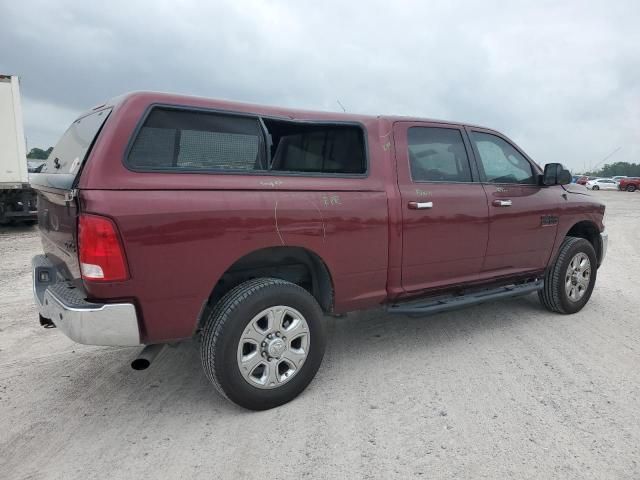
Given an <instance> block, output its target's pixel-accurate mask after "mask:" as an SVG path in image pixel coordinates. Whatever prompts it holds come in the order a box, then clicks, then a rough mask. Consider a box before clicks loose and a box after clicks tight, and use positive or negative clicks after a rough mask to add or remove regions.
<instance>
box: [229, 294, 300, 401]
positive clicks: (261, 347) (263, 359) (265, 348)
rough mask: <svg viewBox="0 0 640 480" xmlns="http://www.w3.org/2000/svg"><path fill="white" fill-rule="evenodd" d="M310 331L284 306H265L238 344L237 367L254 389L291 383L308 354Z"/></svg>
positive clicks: (250, 323)
mask: <svg viewBox="0 0 640 480" xmlns="http://www.w3.org/2000/svg"><path fill="white" fill-rule="evenodd" d="M309 340H310V332H309V325H307V321H306V320H305V318H304V317H303V316H302V314H301V313H300V312H299V311H297V310H295V309H293V308H291V307H287V306H284V305H277V306H274V307H269V308H267V309H265V310H263V311H262V312H260V313H258V314H257V315H256V316H255V317H253V318H252V319H251V321H250V322H249V323H248V324H247V326H246V327H245V329H244V331H243V332H242V337H240V342H239V344H238V368H239V369H240V373H241V374H242V376H243V377H244V379H245V380H246V381H247V382H248V383H249V384H250V385H253V386H254V387H257V388H277V387H279V386H281V385H283V384H284V383H286V382H288V381H289V380H291V379H292V378H293V377H294V376H295V374H296V373H297V372H298V371H299V370H300V369H301V368H302V365H303V364H304V362H305V360H306V358H307V355H308V354H309V345H310V342H309Z"/></svg>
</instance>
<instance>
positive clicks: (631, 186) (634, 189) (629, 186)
mask: <svg viewBox="0 0 640 480" xmlns="http://www.w3.org/2000/svg"><path fill="white" fill-rule="evenodd" d="M635 191H636V186H635V185H628V186H627V192H635Z"/></svg>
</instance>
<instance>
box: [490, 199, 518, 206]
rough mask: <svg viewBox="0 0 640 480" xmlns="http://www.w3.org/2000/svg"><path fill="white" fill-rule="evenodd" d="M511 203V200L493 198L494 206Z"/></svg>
mask: <svg viewBox="0 0 640 480" xmlns="http://www.w3.org/2000/svg"><path fill="white" fill-rule="evenodd" d="M512 204H513V202H512V201H511V200H494V201H493V206H494V207H510V206H511V205H512Z"/></svg>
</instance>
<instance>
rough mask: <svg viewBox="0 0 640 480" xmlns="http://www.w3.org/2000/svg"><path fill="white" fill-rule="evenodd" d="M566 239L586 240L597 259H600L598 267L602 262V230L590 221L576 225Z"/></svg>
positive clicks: (568, 232) (583, 221) (569, 231)
mask: <svg viewBox="0 0 640 480" xmlns="http://www.w3.org/2000/svg"><path fill="white" fill-rule="evenodd" d="M565 237H577V238H584V239H585V240H587V241H588V242H589V243H591V245H593V249H594V250H595V251H596V257H597V259H598V266H600V263H601V261H602V240H601V238H600V229H599V228H598V226H597V225H596V224H595V223H594V222H592V221H590V220H582V221H580V222H577V223H575V224H574V225H573V226H572V227H571V228H570V229H569V230H568V231H567V233H566V235H565Z"/></svg>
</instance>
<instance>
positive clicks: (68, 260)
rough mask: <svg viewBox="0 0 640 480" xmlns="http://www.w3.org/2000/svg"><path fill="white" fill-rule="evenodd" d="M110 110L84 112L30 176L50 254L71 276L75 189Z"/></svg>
mask: <svg viewBox="0 0 640 480" xmlns="http://www.w3.org/2000/svg"><path fill="white" fill-rule="evenodd" d="M110 112H111V110H110V109H103V110H100V111H96V112H93V113H91V114H89V115H85V116H83V117H81V118H79V119H78V120H76V121H75V122H73V123H72V124H71V126H70V127H69V128H68V129H67V131H66V132H65V134H64V135H63V136H62V138H60V140H59V141H58V143H57V145H56V146H55V148H54V149H53V151H52V152H51V154H50V155H49V158H48V159H47V163H46V164H45V165H44V167H43V168H42V170H41V172H40V173H34V174H32V175H31V176H30V182H31V186H32V187H33V188H34V189H35V190H36V191H37V192H38V225H39V228H40V236H41V239H42V246H43V249H44V252H45V253H46V254H47V257H49V259H50V260H51V261H52V262H53V263H54V264H55V265H56V266H57V267H58V269H59V271H60V272H61V273H62V274H63V275H64V276H65V277H66V278H68V279H73V278H79V277H80V269H79V263H78V254H77V239H76V234H77V228H76V223H77V218H76V217H77V214H78V206H77V199H75V198H74V195H73V191H74V188H75V185H76V183H77V181H76V180H77V177H78V176H79V174H80V171H81V170H82V166H83V165H84V162H85V160H86V158H87V156H88V155H89V152H90V150H91V146H92V145H93V143H94V141H95V138H96V137H97V135H98V133H99V131H100V129H101V128H102V126H103V124H104V122H105V121H106V119H107V117H108V116H109V113H110Z"/></svg>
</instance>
